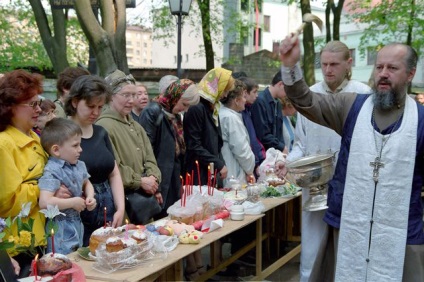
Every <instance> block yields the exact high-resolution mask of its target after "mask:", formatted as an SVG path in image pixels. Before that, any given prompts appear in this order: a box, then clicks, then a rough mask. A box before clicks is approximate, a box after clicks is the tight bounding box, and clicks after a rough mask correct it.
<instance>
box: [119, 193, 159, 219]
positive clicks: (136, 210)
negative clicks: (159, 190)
mask: <svg viewBox="0 0 424 282" xmlns="http://www.w3.org/2000/svg"><path fill="white" fill-rule="evenodd" d="M125 210H126V212H127V215H128V218H129V219H130V221H131V223H134V224H147V223H148V222H149V221H150V219H151V218H152V217H153V216H154V215H156V214H158V213H160V212H161V211H162V207H161V206H160V205H159V203H158V201H157V200H156V198H155V197H154V196H153V195H150V194H147V193H146V192H144V190H143V189H137V190H131V191H125Z"/></svg>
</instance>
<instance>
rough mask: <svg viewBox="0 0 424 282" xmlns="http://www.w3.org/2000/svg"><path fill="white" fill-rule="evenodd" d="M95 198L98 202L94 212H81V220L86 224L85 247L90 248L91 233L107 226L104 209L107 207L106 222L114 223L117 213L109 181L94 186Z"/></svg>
mask: <svg viewBox="0 0 424 282" xmlns="http://www.w3.org/2000/svg"><path fill="white" fill-rule="evenodd" d="M93 186H94V192H95V195H94V197H95V198H96V201H97V206H96V208H95V209H94V210H92V211H87V210H84V211H82V212H81V220H82V223H83V224H84V238H83V246H88V243H89V240H90V236H91V233H93V231H94V230H96V229H97V228H100V227H102V226H103V225H104V224H105V221H104V208H105V207H106V221H107V222H109V221H113V215H114V214H115V212H116V209H115V203H114V202H113V195H112V188H111V187H110V184H109V181H108V180H106V181H105V182H103V183H99V184H93Z"/></svg>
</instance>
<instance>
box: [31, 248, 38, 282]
mask: <svg viewBox="0 0 424 282" xmlns="http://www.w3.org/2000/svg"><path fill="white" fill-rule="evenodd" d="M37 260H38V254H37V255H36V256H35V258H34V260H33V261H32V273H33V274H34V276H35V280H34V281H38V273H37Z"/></svg>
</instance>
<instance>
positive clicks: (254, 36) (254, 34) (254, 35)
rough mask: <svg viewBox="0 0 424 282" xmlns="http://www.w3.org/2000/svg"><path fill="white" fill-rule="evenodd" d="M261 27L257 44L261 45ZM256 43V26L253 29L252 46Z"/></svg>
mask: <svg viewBox="0 0 424 282" xmlns="http://www.w3.org/2000/svg"><path fill="white" fill-rule="evenodd" d="M261 38H262V29H261V28H259V38H258V45H259V46H261ZM255 45H256V28H254V29H253V46H255Z"/></svg>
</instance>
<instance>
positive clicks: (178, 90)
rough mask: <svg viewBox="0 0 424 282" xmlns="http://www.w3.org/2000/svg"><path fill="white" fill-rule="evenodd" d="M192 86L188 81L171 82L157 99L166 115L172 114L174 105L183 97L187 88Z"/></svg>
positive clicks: (191, 82)
mask: <svg viewBox="0 0 424 282" xmlns="http://www.w3.org/2000/svg"><path fill="white" fill-rule="evenodd" d="M192 84H194V82H193V81H191V80H190V79H185V78H184V79H180V80H177V81H174V82H172V83H171V84H170V85H169V86H168V87H167V88H166V90H165V93H163V95H162V96H160V97H159V104H160V105H161V106H162V107H163V108H164V110H165V111H167V112H168V113H172V110H173V109H174V107H175V105H176V104H177V103H178V101H179V100H180V98H181V96H183V94H184V92H185V91H186V90H187V88H188V87H189V86H190V85H192Z"/></svg>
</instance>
